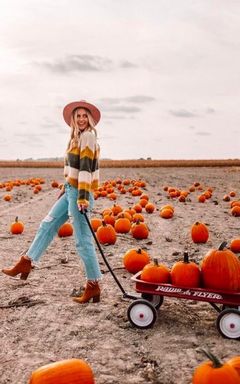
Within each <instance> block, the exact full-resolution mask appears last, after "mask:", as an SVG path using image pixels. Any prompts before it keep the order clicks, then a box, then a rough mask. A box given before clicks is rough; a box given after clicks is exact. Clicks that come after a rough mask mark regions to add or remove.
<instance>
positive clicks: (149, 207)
mask: <svg viewBox="0 0 240 384" xmlns="http://www.w3.org/2000/svg"><path fill="white" fill-rule="evenodd" d="M145 211H146V212H147V213H153V212H154V211H155V205H154V204H153V203H151V202H148V203H147V204H146V205H145Z"/></svg>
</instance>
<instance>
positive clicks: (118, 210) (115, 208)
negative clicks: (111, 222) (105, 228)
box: [111, 204, 123, 216]
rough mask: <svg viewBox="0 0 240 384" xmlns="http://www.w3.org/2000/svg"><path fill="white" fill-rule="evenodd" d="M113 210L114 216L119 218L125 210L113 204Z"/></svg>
mask: <svg viewBox="0 0 240 384" xmlns="http://www.w3.org/2000/svg"><path fill="white" fill-rule="evenodd" d="M111 210H112V213H113V215H114V216H117V215H118V214H119V213H120V212H122V210H123V209H122V207H121V205H119V204H113V206H112V208H111Z"/></svg>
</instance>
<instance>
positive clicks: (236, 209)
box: [231, 205, 240, 217]
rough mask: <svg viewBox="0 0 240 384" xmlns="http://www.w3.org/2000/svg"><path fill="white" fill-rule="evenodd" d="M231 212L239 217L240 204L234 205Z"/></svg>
mask: <svg viewBox="0 0 240 384" xmlns="http://www.w3.org/2000/svg"><path fill="white" fill-rule="evenodd" d="M231 214H232V215H233V216H236V217H239V216H240V206H239V205H234V207H232V209H231Z"/></svg>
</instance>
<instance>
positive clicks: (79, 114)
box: [74, 108, 89, 131]
mask: <svg viewBox="0 0 240 384" xmlns="http://www.w3.org/2000/svg"><path fill="white" fill-rule="evenodd" d="M74 120H75V123H76V124H77V126H78V128H79V129H80V131H84V130H85V129H86V128H88V126H89V121H88V116H87V112H86V109H84V108H78V109H77V110H76V112H75V115H74Z"/></svg>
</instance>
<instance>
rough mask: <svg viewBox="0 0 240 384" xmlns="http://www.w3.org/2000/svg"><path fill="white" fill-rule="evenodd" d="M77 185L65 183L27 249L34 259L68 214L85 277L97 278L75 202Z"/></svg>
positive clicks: (90, 243) (91, 248)
mask: <svg viewBox="0 0 240 384" xmlns="http://www.w3.org/2000/svg"><path fill="white" fill-rule="evenodd" d="M77 194H78V191H77V188H75V187H72V186H71V185H70V184H68V183H66V184H65V193H64V195H62V196H61V197H60V199H59V200H57V201H56V203H55V204H54V205H53V207H52V209H51V210H50V212H49V213H48V215H47V216H46V217H45V218H44V219H43V220H42V222H41V224H40V226H39V229H38V231H37V233H36V236H35V238H34V240H33V242H32V244H31V246H30V248H29V250H28V252H27V255H28V256H29V257H30V258H31V259H32V260H33V261H38V260H39V258H40V257H41V255H42V254H43V253H44V251H45V250H46V248H47V247H48V245H49V244H50V242H51V241H52V240H53V238H54V237H55V235H56V234H57V231H58V229H59V227H60V226H61V225H62V224H63V223H65V222H66V221H67V220H68V218H69V217H70V218H72V222H73V227H74V236H75V242H76V248H77V252H78V254H79V256H80V257H81V259H82V261H83V263H84V266H85V273H86V277H87V279H88V280H99V279H100V278H101V271H100V267H99V263H98V259H97V255H96V251H95V247H94V245H93V241H92V234H91V231H90V229H89V227H88V224H87V222H86V219H85V217H84V215H83V214H82V213H81V212H79V209H78V206H77ZM93 201H94V199H93V196H92V194H90V201H89V210H90V209H92V207H93Z"/></svg>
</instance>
